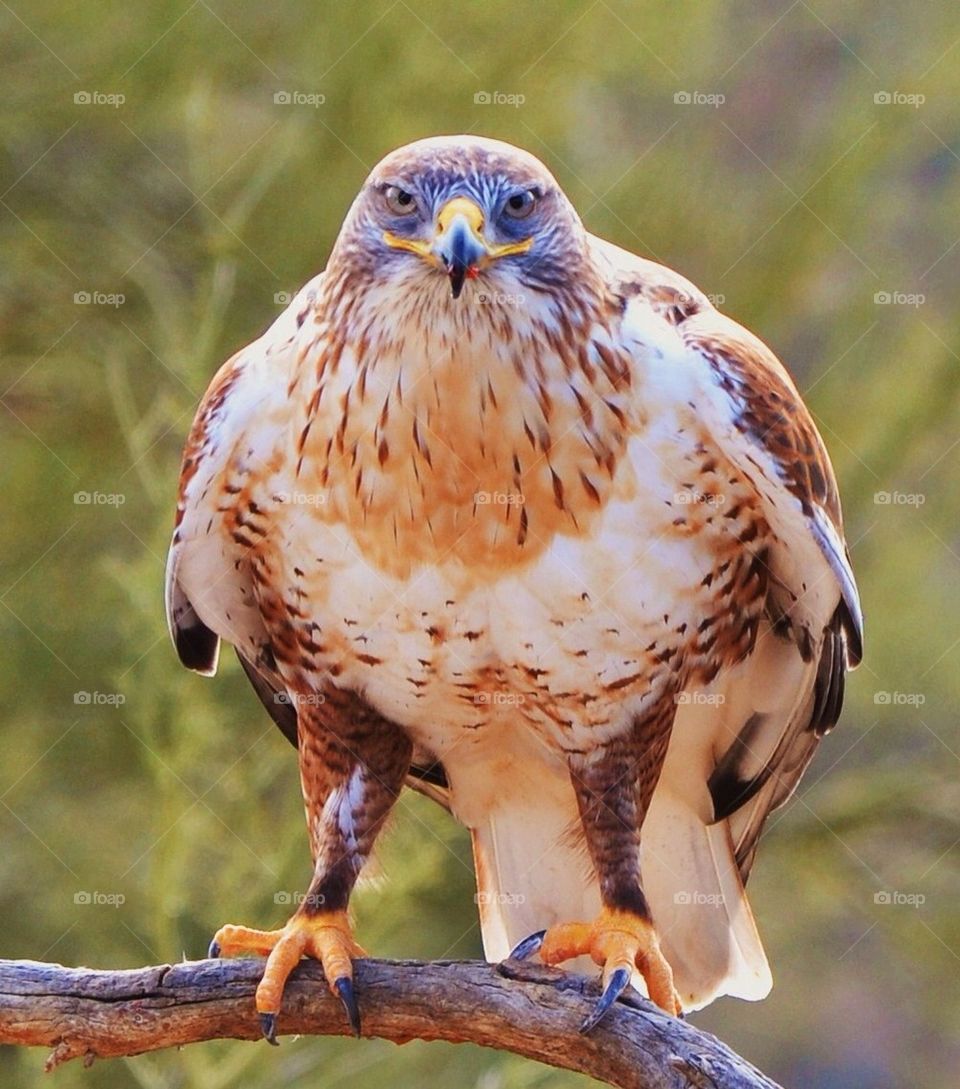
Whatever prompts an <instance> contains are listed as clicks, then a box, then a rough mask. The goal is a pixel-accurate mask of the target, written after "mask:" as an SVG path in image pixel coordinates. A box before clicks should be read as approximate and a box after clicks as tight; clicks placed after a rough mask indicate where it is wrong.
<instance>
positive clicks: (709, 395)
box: [594, 240, 863, 880]
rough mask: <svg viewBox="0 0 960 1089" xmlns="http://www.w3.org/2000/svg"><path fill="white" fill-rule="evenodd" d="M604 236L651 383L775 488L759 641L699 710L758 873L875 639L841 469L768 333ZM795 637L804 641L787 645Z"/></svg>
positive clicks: (746, 860) (731, 817)
mask: <svg viewBox="0 0 960 1089" xmlns="http://www.w3.org/2000/svg"><path fill="white" fill-rule="evenodd" d="M594 246H595V250H596V253H597V256H598V258H599V259H600V260H601V261H604V262H606V263H607V267H608V269H609V275H610V281H611V284H612V286H613V287H614V290H615V291H616V292H617V293H618V294H619V295H620V297H621V298H622V299H623V307H624V318H623V326H622V328H623V335H624V337H625V339H626V340H627V341H628V343H629V346H630V347H631V348H632V350H633V355H634V357H635V359H636V361H637V369H638V373H639V375H640V378H641V383H642V382H644V381H646V382H652V383H657V384H668V385H669V386H670V387H671V389H672V391H673V392H674V393H675V395H676V396H677V397H684V398H686V399H687V400H690V401H693V403H694V404H695V406H696V409H697V412H698V415H699V417H700V418H701V419H702V420H703V422H704V423H705V424H706V426H707V429H708V430H709V432H710V433H711V435H712V437H713V439H714V441H715V442H716V443H717V444H718V446H719V447H720V448H721V449H722V450H723V452H724V453H725V454H726V455H727V456H728V457H729V458H730V459H731V461H733V463H734V464H735V465H736V466H737V468H738V469H739V470H740V471H741V472H742V473H743V474H744V476H745V477H747V478H748V479H750V480H751V482H752V483H753V485H754V486H755V488H756V490H757V492H758V493H759V494H760V495H761V496H762V497H763V500H764V510H765V515H766V517H767V520H768V521H769V523H770V526H771V528H772V530H773V531H774V533H775V534H776V538H777V543H776V545H775V546H774V548H773V550H772V552H771V555H770V556H769V559H768V566H769V569H770V570H769V575H770V592H769V599H768V605H767V617H766V620H765V623H764V625H762V626H761V629H760V632H759V634H758V639H757V644H756V646H755V649H754V651H753V653H752V654H750V655H749V656H748V658H747V659H746V660H745V661H744V662H742V663H740V664H738V665H737V666H736V667H734V670H733V671H732V672H731V675H730V676H729V677H728V679H727V681H726V690H727V692H728V695H727V696H726V702H724V701H720V703H721V705H720V706H719V707H717V708H712V709H710V712H709V713H708V714H701V715H699V716H698V719H699V721H698V722H697V728H698V729H701V728H704V727H705V728H706V729H709V730H710V731H711V732H712V735H713V755H714V761H715V764H714V767H713V771H712V774H711V775H710V777H709V782H708V785H709V790H710V795H711V799H712V802H713V809H714V819H715V820H717V821H720V820H722V819H724V818H727V819H728V821H729V827H730V832H731V837H732V840H733V847H734V850H735V855H736V859H737V863H738V865H739V868H740V871H741V875H742V877H743V879H744V880H746V877H747V875H748V873H749V870H750V865H751V863H752V861H753V856H754V853H755V850H756V844H757V839H758V837H759V835H760V832H761V830H762V827H763V824H764V822H765V820H766V817H767V816H768V815H769V813H770V812H771V811H772V810H773V809H775V808H776V807H777V806H779V805H780V804H782V803H783V802H784V801H785V800H786V799H787V798H789V796H790V795H791V794H792V793H793V790H794V789H795V787H796V785H797V783H798V781H799V779H800V777H801V775H802V774H803V772H804V770H805V768H806V766H807V764H808V763H809V761H810V759H811V757H812V756H813V753H814V751H815V749H816V747H817V745H818V743H819V740H820V738H821V737H822V736H823V734H824V733H826V732H827V730H829V729H830V727H831V726H833V725H834V723H835V722H836V721H837V718H838V716H839V713H840V707H841V703H842V700H843V686H844V674H845V672H846V670H847V669H848V668H852V667H853V666H854V665H856V664H857V662H859V660H860V657H861V655H862V651H863V617H862V613H861V608H860V600H859V595H858V593H857V587H856V583H855V581H854V577H853V572H852V570H851V568H850V561H849V556H848V553H847V550H846V546H845V544H844V539H843V525H842V518H841V511H840V501H839V497H838V493H837V486H836V481H835V478H834V475H833V470H832V468H831V465H830V461H829V459H828V457H827V454H826V451H825V449H824V446H823V443H822V441H821V439H820V436H819V434H818V433H817V429H816V427H815V425H814V423H813V420H812V419H811V417H810V414H809V412H808V410H807V408H806V406H805V405H804V404H803V402H802V400H801V398H800V395H799V394H798V392H797V390H796V387H795V386H794V384H793V382H792V380H791V378H790V376H789V375H788V374H787V372H786V370H785V369H784V368H783V366H782V365H781V364H780V362H779V361H778V360H777V358H776V357H775V356H774V355H773V353H772V352H771V351H770V350H769V349H768V348H767V347H766V346H765V345H764V344H763V343H762V342H761V341H760V340H758V339H757V338H756V337H755V336H753V335H752V334H751V333H749V332H748V331H747V330H745V329H744V328H742V327H741V326H739V325H738V324H737V323H736V322H734V321H732V320H730V319H729V318H727V317H725V316H724V315H722V314H720V313H719V312H718V311H717V310H716V309H715V308H714V307H713V306H712V304H711V303H710V301H709V299H708V298H707V297H706V296H705V295H703V293H702V292H700V291H699V290H698V289H697V288H695V287H694V286H693V285H692V284H690V283H689V282H688V281H686V280H684V279H683V278H682V277H681V276H679V275H677V274H676V273H674V272H672V271H671V270H669V269H665V268H663V267H661V266H659V265H656V264H654V263H653V262H649V261H644V260H643V259H641V258H638V257H635V256H633V255H632V254H629V253H626V252H625V251H623V250H620V249H618V248H617V247H615V246H612V245H611V244H609V243H606V242H602V241H599V240H597V241H595V243H594ZM638 395H639V396H641V397H642V396H643V393H642V388H641V389H640V391H639V394H638ZM765 643H766V645H764V644H765ZM784 644H789V645H790V646H791V647H792V648H793V652H792V653H789V654H786V656H785V654H784V652H785V651H786V650H787V649H788V648H787V647H786V646H784ZM781 648H783V649H782V650H781ZM683 718H684V716H678V725H681V723H682V720H683ZM687 718H688V720H693V718H694V716H687ZM704 719H706V720H707V722H706V723H704V721H703V720H704ZM668 771H669V768H667V769H665V774H667V772H668Z"/></svg>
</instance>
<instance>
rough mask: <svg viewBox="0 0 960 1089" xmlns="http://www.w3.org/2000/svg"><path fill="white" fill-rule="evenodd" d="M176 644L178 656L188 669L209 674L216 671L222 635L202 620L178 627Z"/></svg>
mask: <svg viewBox="0 0 960 1089" xmlns="http://www.w3.org/2000/svg"><path fill="white" fill-rule="evenodd" d="M174 645H175V647H176V650H177V657H179V659H180V661H181V662H182V663H183V664H184V665H185V666H186V667H187V669H192V670H194V671H195V672H197V673H203V674H205V675H207V676H210V675H212V674H213V673H215V672H216V670H217V657H218V655H219V652H220V637H219V636H218V635H217V634H216V632H213V631H211V630H210V629H209V628H208V627H207V626H206V624H204V623H202V622H201V621H200V620H198V621H197V622H196V623H195V624H190V625H188V626H184V627H177V628H176V630H175V633H174Z"/></svg>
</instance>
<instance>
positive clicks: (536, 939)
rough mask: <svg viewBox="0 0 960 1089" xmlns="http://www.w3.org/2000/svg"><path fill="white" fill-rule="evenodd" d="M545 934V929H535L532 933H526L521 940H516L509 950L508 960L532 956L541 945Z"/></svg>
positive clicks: (524, 958)
mask: <svg viewBox="0 0 960 1089" xmlns="http://www.w3.org/2000/svg"><path fill="white" fill-rule="evenodd" d="M544 934H546V931H545V930H535V931H534V932H533V933H532V934H528V935H527V936H526V937H525V938H524V939H523V941H521V942H518V943H517V944H516V945H515V946H514V947H513V949H511V950H510V956H509V957H508V958H507V959H508V960H526V959H527V957H532V956H533V954H534V953H536V951H537V950H538V949H539V948H540V946H541V945H543V936H544Z"/></svg>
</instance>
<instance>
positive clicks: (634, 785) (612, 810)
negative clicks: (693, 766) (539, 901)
mask: <svg viewBox="0 0 960 1089" xmlns="http://www.w3.org/2000/svg"><path fill="white" fill-rule="evenodd" d="M673 713H674V707H673V705H672V703H671V704H670V705H669V706H667V705H665V706H664V707H663V709H662V711H661V712H660V713H658V714H656V715H653V716H650V717H649V718H646V719H644V721H643V723H642V724H638V725H637V726H635V727H634V728H633V729H632V730H630V731H628V732H627V733H626V734H625V735H621V736H620V737H617V738H613V739H612V740H610V741H609V742H608V743H607V744H606V745H605V746H604V748H603V750H602V751H601V752H600V754H599V755H596V754H594V756H593V757H592V758H591V759H589V760H580V759H578V760H576V761H571V763H570V777H571V781H572V783H573V788H574V791H575V793H576V796H577V805H578V807H579V810H580V820H581V822H582V825H583V831H584V835H585V837H586V842H587V848H588V850H589V852H590V857H591V859H592V861H593V865H594V869H595V870H596V873H597V878H598V881H599V884H600V898H601V901H602V903H603V909H602V911H601V912H600V915H599V916H598V917H597V918H596V919H595V920H594V921H593V922H592V923H582V922H575V923H561V924H559V925H557V926H552V927H550V928H549V929H548V930H546V931H542V932H540V933H538V934H535V935H531V937H530V938H528V939H526V940H525V941H523V942H521V943H520V945H519V946H517V948H516V949H515V950H514V952H513V954H512V955H513V956H519V957H521V958H522V957H525V956H530V955H531V954H532V953H534V952H536V951H537V950H538V949H539V951H540V958H541V960H543V961H544V963H546V964H559V963H560V962H561V961H565V960H569V959H570V958H572V957H577V956H581V955H584V954H586V955H588V956H591V957H592V958H593V960H594V961H595V962H596V963H597V964H599V965H602V967H603V994H602V995H601V997H600V1000H599V1001H598V1002H597V1005H596V1007H595V1008H594V1010H593V1012H592V1013H591V1014H590V1016H589V1017H588V1018H587V1019H586V1020H585V1021H584V1023H583V1025H582V1026H581V1031H582V1032H589V1031H590V1030H591V1029H592V1028H593V1027H594V1026H595V1025H596V1024H597V1022H598V1021H599V1020H600V1019H601V1018H602V1017H603V1015H604V1014H605V1013H606V1012H607V1010H608V1009H609V1008H610V1006H612V1005H613V1003H614V1002H615V1001H616V999H617V997H618V996H619V995H620V994H621V993H622V992H623V990H624V989H625V988H626V987H627V985H628V984H629V982H630V979H631V976H632V975H633V972H634V970H635V969H636V970H638V971H639V972H640V973H641V975H642V976H643V977H644V979H645V980H646V983H647V990H648V991H649V993H650V998H651V999H652V1001H654V1002H656V1003H657V1005H658V1006H660V1007H662V1008H663V1009H664V1010H666V1011H667V1012H668V1013H671V1014H674V1015H677V1014H679V1013H680V1000H679V998H678V996H677V993H676V990H675V989H674V985H673V973H672V971H671V969H670V965H669V964H668V963H667V961H666V959H665V958H664V956H663V954H662V953H661V952H660V944H659V941H658V939H657V934H656V931H655V930H654V926H653V920H652V919H651V917H650V909H649V907H648V905H647V899H646V897H645V896H644V894H643V890H642V888H641V886H640V829H641V826H642V824H643V818H644V816H645V815H646V812H647V808H648V806H649V805H650V799H651V797H652V796H653V791H654V787H656V785H657V780H658V779H659V777H660V771H661V768H662V767H663V761H664V757H665V756H666V752H667V744H668V742H669V739H670V727H671V725H672V721H673Z"/></svg>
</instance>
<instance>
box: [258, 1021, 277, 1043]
mask: <svg viewBox="0 0 960 1089" xmlns="http://www.w3.org/2000/svg"><path fill="white" fill-rule="evenodd" d="M260 1030H261V1032H262V1033H263V1038H264V1040H266V1041H267V1043H268V1044H272V1045H273V1046H274V1047H279V1046H280V1041H279V1040H278V1039H277V1015H276V1014H275V1013H261V1014H260Z"/></svg>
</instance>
